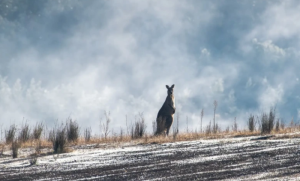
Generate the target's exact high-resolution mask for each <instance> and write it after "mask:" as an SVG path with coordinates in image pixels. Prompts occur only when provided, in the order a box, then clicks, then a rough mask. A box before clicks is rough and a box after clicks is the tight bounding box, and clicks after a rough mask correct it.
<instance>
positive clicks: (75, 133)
mask: <svg viewBox="0 0 300 181" xmlns="http://www.w3.org/2000/svg"><path fill="white" fill-rule="evenodd" d="M66 127H67V137H68V141H73V142H76V141H77V140H78V137H79V126H78V124H77V122H76V121H72V119H69V120H67V121H66Z"/></svg>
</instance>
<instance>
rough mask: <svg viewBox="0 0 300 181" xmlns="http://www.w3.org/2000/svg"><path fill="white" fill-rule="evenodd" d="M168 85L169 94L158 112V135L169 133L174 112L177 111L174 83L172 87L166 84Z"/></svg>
mask: <svg viewBox="0 0 300 181" xmlns="http://www.w3.org/2000/svg"><path fill="white" fill-rule="evenodd" d="M166 87H167V89H168V96H167V98H166V100H165V102H164V104H163V105H162V107H161V108H160V110H159V111H158V114H157V118H156V123H157V126H156V128H157V129H156V135H159V134H163V133H165V134H166V135H169V130H170V127H171V126H172V123H173V120H174V113H175V97H174V94H173V92H174V91H173V89H174V84H173V85H172V86H171V87H169V86H168V85H166Z"/></svg>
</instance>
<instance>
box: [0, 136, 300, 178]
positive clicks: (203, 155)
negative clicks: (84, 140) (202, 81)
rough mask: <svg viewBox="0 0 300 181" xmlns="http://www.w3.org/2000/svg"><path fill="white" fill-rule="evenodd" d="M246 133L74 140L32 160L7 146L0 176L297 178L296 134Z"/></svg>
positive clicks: (25, 151) (298, 153)
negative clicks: (163, 139)
mask: <svg viewBox="0 0 300 181" xmlns="http://www.w3.org/2000/svg"><path fill="white" fill-rule="evenodd" d="M251 139H253V137H242V138H226V139H213V140H196V141H184V142H175V143H164V144H145V145H132V144H130V143H126V144H125V143H124V144H121V145H120V144H118V145H116V146H114V145H110V147H109V148H104V145H96V144H95V145H85V146H74V147H73V148H72V149H73V150H74V151H73V152H71V153H65V154H59V155H46V156H40V157H39V158H38V162H37V164H35V165H30V162H29V161H30V159H31V157H30V154H32V153H34V148H26V149H21V150H20V153H19V155H20V156H19V158H16V159H12V157H11V152H10V151H9V150H7V151H5V152H4V155H2V156H0V180H20V179H21V180H221V179H224V180H300V174H299V173H300V171H299V170H300V147H299V146H300V145H299V144H300V139H298V138H292V139H278V138H276V139H267V140H251ZM43 151H44V152H47V151H51V150H50V149H49V150H43Z"/></svg>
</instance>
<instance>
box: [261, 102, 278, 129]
mask: <svg viewBox="0 0 300 181" xmlns="http://www.w3.org/2000/svg"><path fill="white" fill-rule="evenodd" d="M274 123H275V108H271V109H270V112H269V114H267V113H263V114H262V116H261V134H269V133H271V131H272V130H273V127H274Z"/></svg>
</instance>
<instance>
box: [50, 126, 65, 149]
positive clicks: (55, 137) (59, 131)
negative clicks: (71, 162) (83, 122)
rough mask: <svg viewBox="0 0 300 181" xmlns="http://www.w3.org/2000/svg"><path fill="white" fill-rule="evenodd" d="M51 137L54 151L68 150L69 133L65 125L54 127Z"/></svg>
mask: <svg viewBox="0 0 300 181" xmlns="http://www.w3.org/2000/svg"><path fill="white" fill-rule="evenodd" d="M49 139H50V141H51V142H52V145H53V152H54V153H64V152H65V151H66V150H65V146H66V143H67V135H66V129H65V128H64V127H63V128H56V129H53V130H52V131H51V132H50V134H49Z"/></svg>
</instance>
